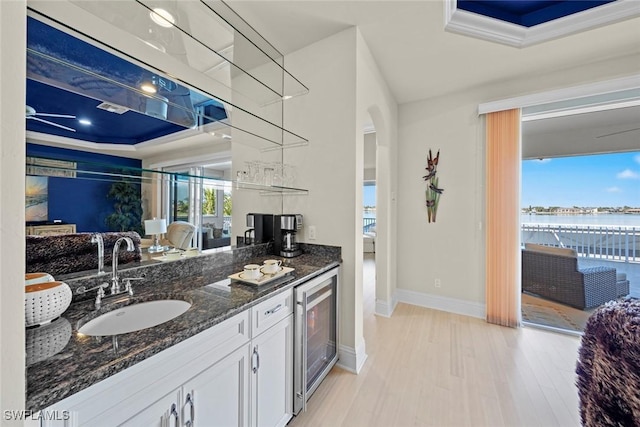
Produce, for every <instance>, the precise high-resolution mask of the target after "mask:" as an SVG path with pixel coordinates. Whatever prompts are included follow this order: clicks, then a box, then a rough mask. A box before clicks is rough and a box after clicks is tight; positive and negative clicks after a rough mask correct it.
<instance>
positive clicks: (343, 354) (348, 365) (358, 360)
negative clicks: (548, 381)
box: [337, 340, 367, 374]
mask: <svg viewBox="0 0 640 427" xmlns="http://www.w3.org/2000/svg"><path fill="white" fill-rule="evenodd" d="M365 348H366V346H365V343H364V340H362V342H361V343H360V345H359V346H358V348H357V349H354V348H353V347H349V346H346V345H342V344H341V345H340V346H339V347H338V354H339V359H338V363H337V365H338V366H339V367H341V368H342V369H344V370H347V371H349V372H353V373H354V374H357V373H359V372H360V370H361V369H362V366H363V365H364V362H365V361H366V360H367V353H366V349H365Z"/></svg>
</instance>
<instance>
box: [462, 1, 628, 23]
mask: <svg viewBox="0 0 640 427" xmlns="http://www.w3.org/2000/svg"><path fill="white" fill-rule="evenodd" d="M613 1H615V0H458V2H457V8H458V9H461V10H466V11H468V12H473V13H477V14H480V15H484V16H488V17H490V18H495V19H499V20H501V21H506V22H510V23H512V24H517V25H521V26H523V27H533V26H535V25H538V24H542V23H545V22H549V21H553V20H554V19H558V18H562V17H564V16H568V15H572V14H574V13H578V12H582V11H584V10H587V9H591V8H593V7H598V6H601V5H603V4H607V3H611V2H613Z"/></svg>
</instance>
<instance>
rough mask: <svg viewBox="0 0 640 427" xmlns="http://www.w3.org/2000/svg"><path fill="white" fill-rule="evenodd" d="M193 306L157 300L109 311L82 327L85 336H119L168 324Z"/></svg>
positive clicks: (80, 330) (80, 329)
mask: <svg viewBox="0 0 640 427" xmlns="http://www.w3.org/2000/svg"><path fill="white" fill-rule="evenodd" d="M190 307H191V304H190V303H188V302H186V301H181V300H172V299H167V300H155V301H147V302H141V303H138V304H132V305H128V306H126V307H122V308H119V309H117V310H113V311H109V312H107V313H105V314H103V315H101V316H99V317H96V318H95V319H92V320H90V321H89V322H87V323H85V324H84V325H82V326H81V327H80V328H79V329H78V332H79V333H81V334H84V335H92V336H105V335H119V334H126V333H128V332H135V331H140V330H142V329H146V328H151V327H153V326H157V325H160V324H161V323H164V322H168V321H169V320H172V319H175V318H176V317H178V316H180V315H181V314H183V313H184V312H185V311H187V310H188V309H189V308H190Z"/></svg>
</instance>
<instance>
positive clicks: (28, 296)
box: [24, 281, 72, 326]
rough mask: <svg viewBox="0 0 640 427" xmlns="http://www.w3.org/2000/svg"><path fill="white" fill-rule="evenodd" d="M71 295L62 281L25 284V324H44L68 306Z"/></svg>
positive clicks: (58, 315) (67, 286)
mask: <svg viewBox="0 0 640 427" xmlns="http://www.w3.org/2000/svg"><path fill="white" fill-rule="evenodd" d="M71 297H72V293H71V289H70V288H69V285H67V284H66V283H64V282H56V281H53V282H44V283H38V284H35V285H27V286H25V288H24V316H25V319H24V320H25V325H26V326H35V325H44V324H46V323H49V322H51V321H52V320H53V319H55V318H57V317H60V315H61V314H62V313H64V312H65V310H66V309H67V308H69V304H71Z"/></svg>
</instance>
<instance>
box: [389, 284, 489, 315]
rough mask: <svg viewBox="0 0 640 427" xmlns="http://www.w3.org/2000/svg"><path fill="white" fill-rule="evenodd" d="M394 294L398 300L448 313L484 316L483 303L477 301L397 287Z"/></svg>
mask: <svg viewBox="0 0 640 427" xmlns="http://www.w3.org/2000/svg"><path fill="white" fill-rule="evenodd" d="M396 296H397V300H398V301H399V302H404V303H407V304H413V305H418V306H420V307H427V308H433V309H436V310H441V311H447V312H449V313H455V314H462V315H464V316H470V317H477V318H479V319H485V318H486V307H485V304H481V303H478V302H471V301H464V300H459V299H455V298H448V297H441V296H438V295H431V294H423V293H421V292H415V291H408V290H405V289H397V290H396Z"/></svg>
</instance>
